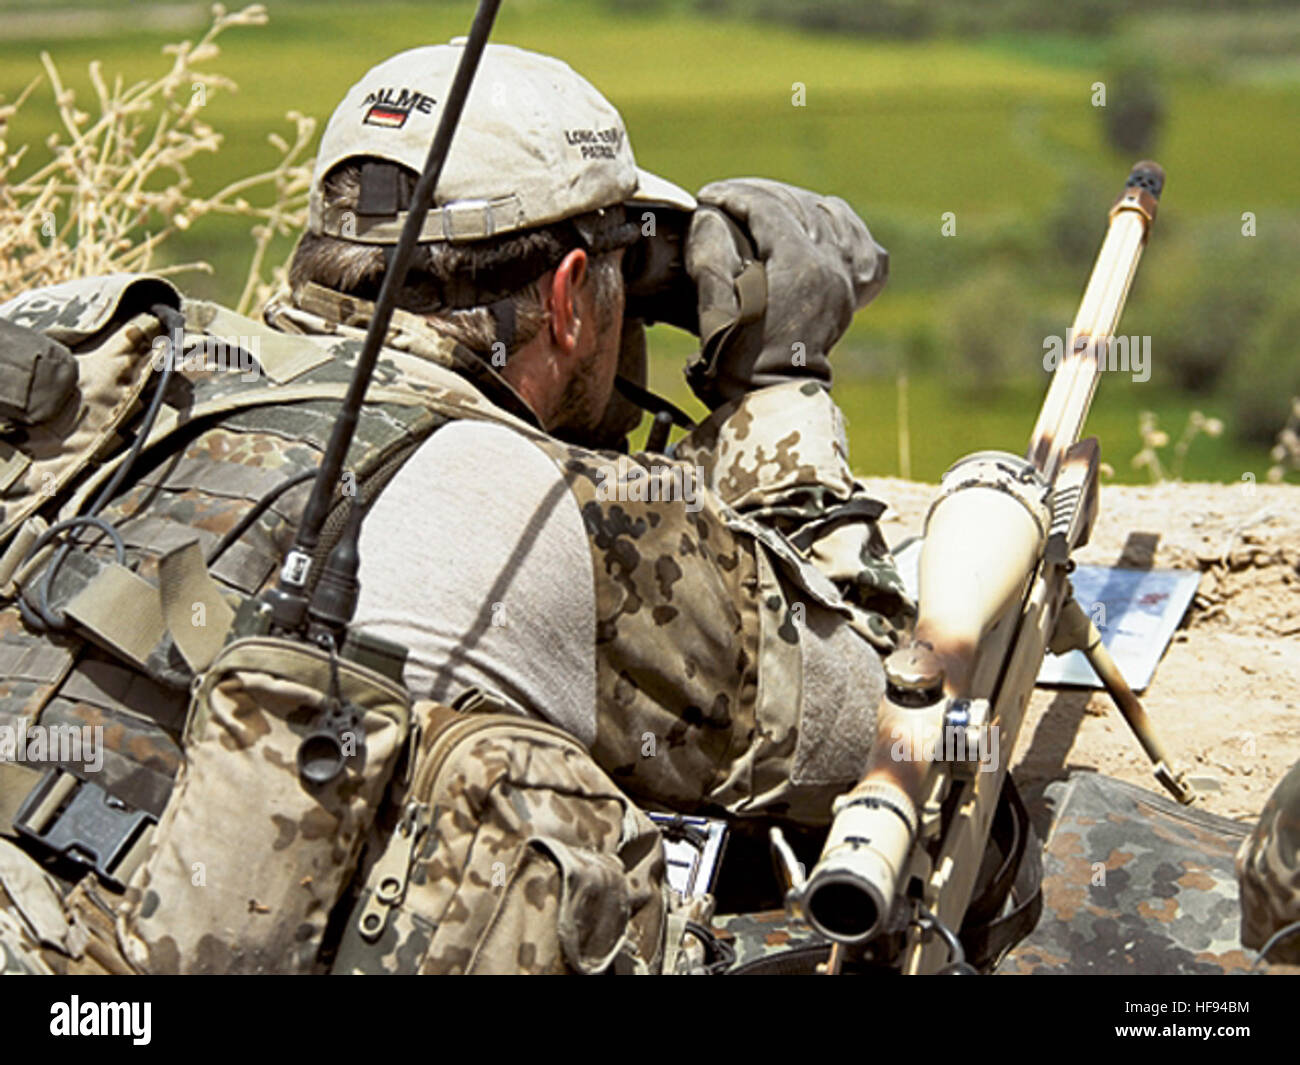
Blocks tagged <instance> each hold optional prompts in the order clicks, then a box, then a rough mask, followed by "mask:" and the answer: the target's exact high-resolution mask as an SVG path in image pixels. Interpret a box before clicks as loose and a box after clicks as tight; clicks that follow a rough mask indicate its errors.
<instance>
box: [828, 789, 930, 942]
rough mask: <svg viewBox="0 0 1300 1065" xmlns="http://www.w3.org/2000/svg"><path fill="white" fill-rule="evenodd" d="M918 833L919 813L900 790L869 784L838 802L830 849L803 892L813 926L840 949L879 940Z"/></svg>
mask: <svg viewBox="0 0 1300 1065" xmlns="http://www.w3.org/2000/svg"><path fill="white" fill-rule="evenodd" d="M916 827H917V817H916V807H915V805H914V804H913V802H912V800H911V798H910V797H909V796H908V795H907V793H906V792H905V791H903V789H902V788H900V787H898V786H897V785H896V784H891V783H887V782H884V781H868V782H864V783H863V784H860V785H859V786H858V787H856V788H854V789H853V791H851V792H849V793H848V794H846V795H843V796H841V797H840V798H839V799H838V800H836V803H835V820H834V821H833V822H832V823H831V830H830V834H829V835H828V836H827V838H826V846H825V848H824V849H823V850H822V856H821V858H820V859H819V860H818V862H817V865H816V867H815V868H814V869H813V871H812V875H811V876H810V877H809V878H808V882H807V884H806V885H805V886H804V890H803V899H802V908H803V911H804V914H805V915H806V916H807V918H808V921H809V923H811V924H812V926H813V927H814V928H816V929H817V931H819V932H820V933H822V935H824V936H827V937H828V938H830V939H833V940H835V941H836V942H839V943H865V942H867V941H869V940H871V939H874V938H875V937H876V936H877V935H879V934H880V932H881V931H882V930H883V929H884V927H885V923H886V921H887V920H888V919H889V914H890V911H891V910H892V909H893V905H894V896H895V894H896V892H897V888H898V880H899V877H900V876H901V875H902V873H903V867H904V864H905V863H906V862H907V858H908V854H909V853H910V851H911V848H912V840H913V839H914V838H915V837H916Z"/></svg>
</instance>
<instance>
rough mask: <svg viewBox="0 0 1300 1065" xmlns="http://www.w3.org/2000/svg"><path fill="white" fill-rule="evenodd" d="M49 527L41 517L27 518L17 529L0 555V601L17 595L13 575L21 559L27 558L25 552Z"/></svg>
mask: <svg viewBox="0 0 1300 1065" xmlns="http://www.w3.org/2000/svg"><path fill="white" fill-rule="evenodd" d="M49 527H50V526H49V522H47V521H46V520H45V519H44V518H42V517H35V518H28V519H27V520H26V521H25V522H23V523H22V525H20V526H19V527H18V531H17V532H16V533H14V538H13V539H12V540H10V541H9V546H8V547H6V548H5V550H4V554H2V555H0V599H12V598H13V597H14V596H15V595H17V594H18V589H17V587H16V585H15V584H14V583H13V577H14V574H15V573H16V572H17V570H18V567H19V566H20V565H21V564H22V561H23V559H25V558H26V557H27V552H29V551H30V550H31V549H32V545H33V544H34V543H36V541H37V540H39V539H40V538H41V534H42V533H44V532H45V530H46V529H48V528H49Z"/></svg>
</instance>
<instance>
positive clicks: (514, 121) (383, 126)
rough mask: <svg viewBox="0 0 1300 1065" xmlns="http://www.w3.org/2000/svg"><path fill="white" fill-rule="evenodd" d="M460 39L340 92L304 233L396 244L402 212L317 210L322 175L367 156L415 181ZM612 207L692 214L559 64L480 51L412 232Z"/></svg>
mask: <svg viewBox="0 0 1300 1065" xmlns="http://www.w3.org/2000/svg"><path fill="white" fill-rule="evenodd" d="M463 47H464V39H463V38H458V39H456V40H453V41H452V42H451V43H450V44H440V45H432V46H426V47H422V48H413V49H411V50H410V51H409V52H402V53H400V54H399V55H395V56H393V57H392V58H391V59H386V60H384V62H382V63H380V64H379V65H378V66H377V67H374V68H373V69H371V70H369V71H367V72H366V74H365V75H364V76H363V77H362V78H361V80H360V81H358V82H357V83H356V84H355V85H353V86H352V88H351V89H350V90H349V91H348V94H347V96H345V97H344V98H343V102H342V103H340V104H339V106H338V107H337V108H336V109H335V111H334V114H333V115H332V116H331V117H330V120H329V124H328V125H327V126H326V127H325V133H324V135H323V136H322V137H321V144H320V151H319V153H318V154H317V156H316V170H315V173H314V174H313V176H312V192H311V202H310V209H309V216H308V228H309V229H310V230H311V232H313V233H325V234H329V235H331V236H338V237H343V238H344V239H348V240H354V241H357V242H358V243H362V244H396V243H397V240H398V236H399V234H400V233H401V229H402V224H403V222H404V221H405V212H400V211H399V212H397V213H396V214H392V215H386V216H380V215H359V214H356V213H354V212H351V211H340V210H336V209H330V210H327V209H326V208H325V206H324V204H323V202H322V190H323V183H324V178H325V175H326V174H328V173H329V172H330V171H331V170H332V169H333V168H334V167H335V166H337V165H338V164H339V163H341V162H343V161H345V160H347V159H350V158H354V157H360V156H367V157H372V158H379V159H386V160H388V161H390V162H394V163H400V164H402V165H403V166H407V167H409V168H410V169H412V170H414V171H415V172H417V173H419V172H420V171H422V170H423V169H424V163H425V159H426V157H427V156H428V153H429V145H430V144H431V143H432V142H433V135H434V131H435V130H436V128H437V125H438V121H439V118H440V117H441V111H440V108H441V107H442V104H443V101H444V99H445V98H446V94H447V90H448V89H449V88H450V86H451V81H452V76H453V74H454V73H455V70H456V64H457V63H458V62H459V61H460V57H461V52H462V49H463ZM615 204H633V205H636V204H645V205H656V206H660V205H661V206H668V207H674V208H677V209H679V210H687V211H689V210H693V209H694V208H695V199H694V197H692V196H691V195H690V193H688V192H686V191H685V190H684V189H681V188H678V187H677V186H676V185H674V184H672V182H669V181H665V180H664V179H663V178H660V177H657V176H655V175H654V174H651V173H649V172H647V171H645V170H642V169H640V168H639V167H638V166H637V165H636V160H635V159H634V158H633V156H632V146H631V144H630V143H629V142H628V136H627V130H626V129H625V128H624V126H623V119H622V118H621V117H620V115H619V113H618V111H617V110H615V108H614V106H613V105H612V104H611V103H610V102H609V101H608V100H606V99H605V98H604V97H603V96H602V95H601V94H600V93H599V92H597V91H596V90H595V88H593V87H592V85H591V84H590V83H589V82H588V81H587V80H586V79H585V78H582V77H580V76H579V75H578V74H576V73H575V72H574V71H573V70H572V69H571V68H570V67H569V66H568V64H567V63H563V62H561V61H560V60H558V59H553V58H551V57H550V56H544V55H539V54H537V53H536V52H529V51H525V50H524V49H522V48H515V47H513V46H511V45H504V44H489V45H488V46H487V48H486V50H485V51H484V53H483V58H482V61H481V62H480V64H479V68H478V73H477V74H476V76H475V78H474V83H473V85H472V86H471V88H470V91H469V96H468V98H467V100H466V104H465V110H464V113H463V114H462V115H461V119H460V123H459V125H458V126H457V128H456V135H455V137H453V138H452V143H451V150H450V151H449V152H448V155H447V161H446V164H445V165H444V167H443V170H442V176H441V177H440V178H439V180H438V187H437V190H436V191H435V194H434V206H433V207H432V208H431V209H430V211H429V214H428V217H427V218H426V219H425V222H424V226H423V228H422V230H421V234H420V240H421V241H422V242H424V241H473V240H482V239H483V238H485V237H490V236H493V235H494V234H498V233H508V232H510V231H512V230H517V229H528V228H531V227H534V226H539V225H544V224H546V223H548V222H556V221H559V220H560V219H563V218H570V217H573V216H574V215H580V214H585V213H587V212H589V211H594V210H598V209H600V208H603V207H611V206H613V205H615Z"/></svg>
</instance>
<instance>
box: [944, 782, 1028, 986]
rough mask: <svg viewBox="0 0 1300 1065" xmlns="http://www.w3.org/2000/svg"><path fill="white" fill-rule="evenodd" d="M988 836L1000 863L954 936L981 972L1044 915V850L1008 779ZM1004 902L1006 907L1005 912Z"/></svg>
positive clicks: (995, 963)
mask: <svg viewBox="0 0 1300 1065" xmlns="http://www.w3.org/2000/svg"><path fill="white" fill-rule="evenodd" d="M990 836H991V837H992V840H991V842H990V846H997V847H998V848H999V849H1000V850H1001V851H1002V862H1001V863H1000V865H999V867H998V869H997V871H996V873H995V874H994V876H993V878H992V880H991V881H990V883H989V885H988V887H987V888H986V889H985V890H984V891H983V892H982V893H981V895H980V897H979V898H977V899H975V900H974V901H973V902H972V903H971V904H970V906H969V907H968V908H967V910H966V919H965V921H964V922H963V923H962V927H961V932H960V933H959V937H958V938H960V939H961V944H962V947H963V948H964V949H965V951H966V960H967V961H968V962H970V963H971V964H972V965H974V966H975V967H976V968H977V969H981V970H984V971H988V970H989V969H991V968H993V967H994V966H996V965H997V963H998V962H999V961H1001V960H1002V957H1003V955H1004V954H1006V952H1007V951H1009V950H1010V949H1011V948H1012V947H1014V946H1015V945H1016V944H1017V943H1019V942H1020V940H1022V939H1024V938H1025V936H1027V935H1028V934H1029V933H1030V932H1032V931H1033V929H1034V926H1035V925H1036V924H1037V923H1038V918H1039V915H1040V914H1041V913H1042V912H1043V893H1042V880H1043V848H1042V844H1041V843H1040V842H1039V840H1038V835H1037V833H1035V832H1034V826H1033V822H1032V821H1031V820H1030V819H1029V811H1028V810H1026V809H1025V804H1024V801H1023V800H1022V799H1021V798H1020V792H1019V791H1017V790H1016V785H1015V781H1014V780H1012V779H1011V777H1010V776H1008V777H1007V778H1006V779H1005V781H1004V783H1003V786H1002V794H1001V795H1000V796H999V797H998V807H997V810H996V811H994V814H993V825H992V828H991V831H990ZM1008 898H1010V902H1011V905H1010V907H1009V908H1006V903H1007V900H1008ZM1004 909H1005V912H1004Z"/></svg>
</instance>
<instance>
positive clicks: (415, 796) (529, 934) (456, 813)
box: [334, 702, 681, 974]
mask: <svg viewBox="0 0 1300 1065" xmlns="http://www.w3.org/2000/svg"><path fill="white" fill-rule="evenodd" d="M414 714H415V717H416V720H417V722H418V723H419V729H420V736H421V740H420V746H419V749H418V752H417V754H416V756H415V759H414V763H413V765H412V769H411V772H410V774H409V780H410V782H409V785H408V786H407V787H406V788H404V789H402V790H401V791H400V792H399V793H398V794H397V796H396V797H395V800H394V806H395V809H396V811H397V817H396V822H395V823H393V824H390V825H388V826H387V831H386V833H385V832H380V833H378V836H377V843H379V845H377V846H374V847H373V848H372V850H371V856H370V858H369V859H368V868H367V870H366V878H365V888H364V890H363V892H362V895H361V898H360V899H359V901H358V904H357V906H356V907H355V909H354V911H353V914H352V916H351V918H350V919H349V921H348V925H347V928H346V930H345V932H344V938H343V943H342V946H341V947H340V949H339V953H338V957H337V959H336V961H335V964H334V971H335V972H339V973H424V974H463V973H566V972H573V973H599V972H604V971H606V970H608V969H610V968H611V967H612V968H613V970H614V971H616V972H626V973H639V972H640V973H643V972H654V971H658V969H659V968H660V966H661V965H662V964H663V962H664V960H665V959H664V953H665V946H667V950H668V953H669V954H670V955H673V954H675V951H676V949H677V948H678V946H679V945H680V939H681V935H680V933H681V929H680V928H679V927H678V928H675V929H674V930H673V935H674V941H672V942H669V943H667V944H666V943H665V937H666V936H667V935H669V934H670V933H669V928H670V925H671V924H673V922H672V921H671V920H670V910H672V909H675V908H676V907H675V905H674V901H673V899H672V897H671V894H670V892H669V891H668V889H667V887H666V880H665V867H664V855H663V848H662V845H661V843H660V839H659V833H658V831H657V830H656V829H655V827H654V824H653V823H652V822H651V821H650V819H649V818H648V817H646V816H645V814H643V813H642V812H641V811H640V810H638V809H637V808H636V806H635V805H634V804H633V803H632V802H631V801H630V800H629V799H628V798H627V797H626V796H625V795H624V794H623V793H622V792H621V791H619V789H618V788H617V787H616V786H615V785H614V783H613V781H611V780H610V779H609V777H608V776H606V775H605V774H604V773H602V772H601V771H600V769H598V768H597V767H596V765H595V764H594V763H593V762H592V761H591V758H590V756H589V755H588V754H587V752H586V751H585V750H584V749H583V748H582V745H581V744H579V743H578V742H577V741H576V740H574V739H573V738H572V737H571V736H569V735H568V734H567V733H565V732H562V731H561V730H559V729H557V728H554V727H552V726H550V725H545V724H542V723H540V722H533V721H525V720H521V719H520V718H518V717H515V716H512V715H506V714H498V713H485V712H477V713H467V714H462V713H458V712H456V711H453V710H449V709H448V708H446V707H441V706H438V705H436V704H433V703H427V702H424V703H417V704H416V706H415V708H414ZM384 835H386V836H387V838H386V840H383V841H382V842H380V841H379V839H378V837H382V836H384ZM671 960H672V959H671V957H670V958H669V962H670V966H671Z"/></svg>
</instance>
